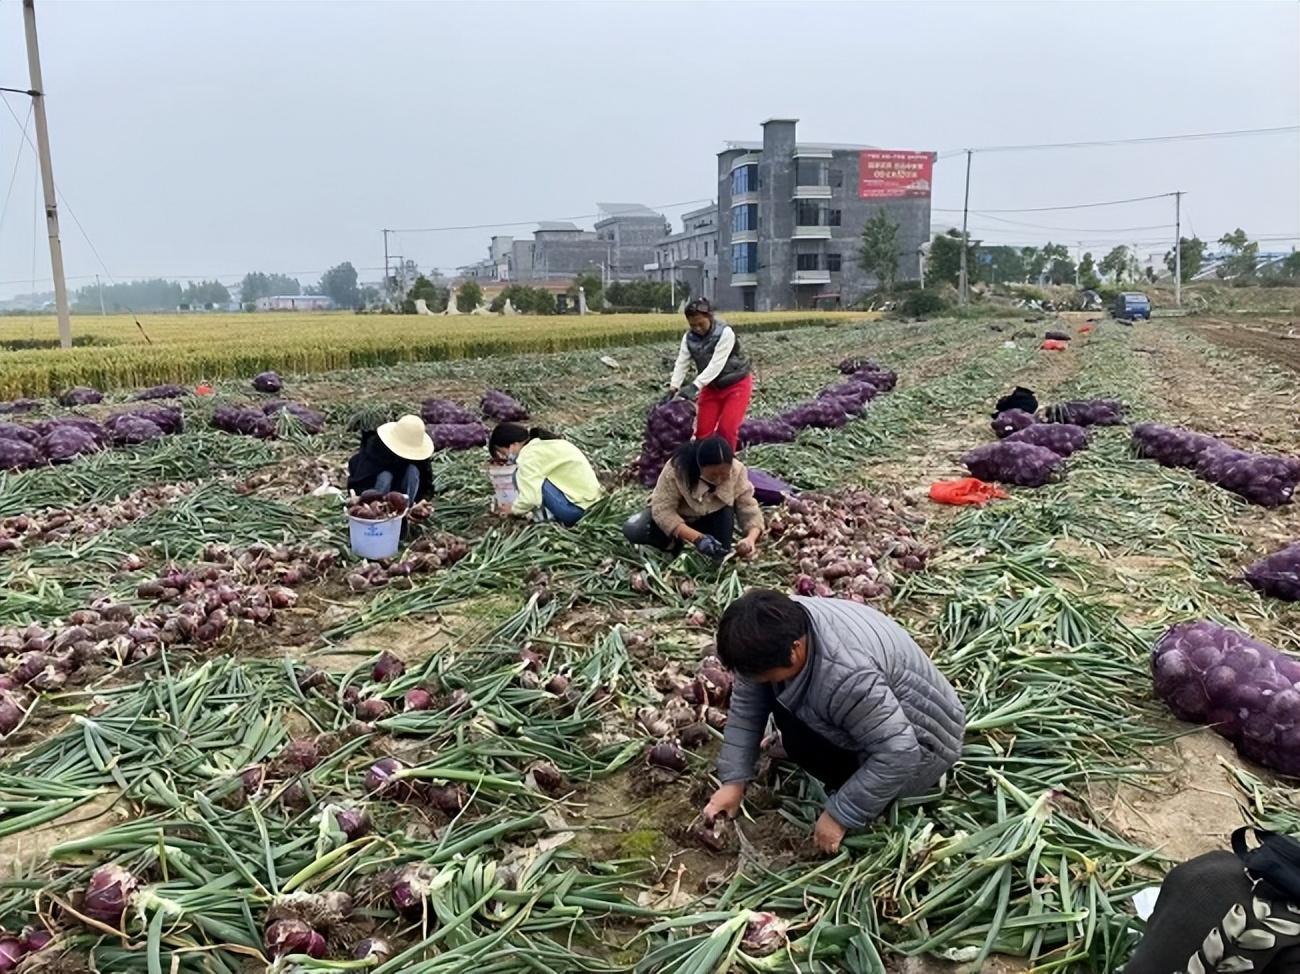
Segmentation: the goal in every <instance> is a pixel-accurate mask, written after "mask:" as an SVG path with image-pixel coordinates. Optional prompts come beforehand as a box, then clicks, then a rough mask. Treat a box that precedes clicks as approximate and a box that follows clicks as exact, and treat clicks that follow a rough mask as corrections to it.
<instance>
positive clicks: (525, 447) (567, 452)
mask: <svg viewBox="0 0 1300 974" xmlns="http://www.w3.org/2000/svg"><path fill="white" fill-rule="evenodd" d="M488 453H489V454H490V455H491V457H492V460H493V461H494V462H496V463H513V464H515V489H516V490H517V491H518V492H519V496H517V497H516V498H515V501H514V503H513V504H510V505H508V506H507V505H502V507H501V513H502V514H516V515H520V516H528V515H533V514H540V516H541V517H542V518H544V519H547V520H555V521H559V522H560V523H561V524H563V525H564V526H565V527H573V525H575V524H577V523H578V522H579V521H581V520H582V517H583V515H585V514H586V513H587V508H589V507H590V506H591V505H592V504H594V503H596V501H598V500H600V496H601V489H600V482H599V481H598V480H597V479H596V471H594V470H592V469H591V463H590V462H589V461H588V460H587V458H586V456H585V455H584V454H583V452H582V451H581V450H579V449H578V448H577V447H576V446H574V445H573V444H572V443H570V442H569V441H568V440H563V439H561V438H560V437H558V436H556V435H555V434H554V433H552V432H550V431H548V430H544V429H539V428H536V427H534V428H533V429H526V428H525V427H523V426H520V425H519V424H518V423H501V424H499V425H498V426H497V427H496V429H494V430H493V431H492V435H491V436H490V437H488Z"/></svg>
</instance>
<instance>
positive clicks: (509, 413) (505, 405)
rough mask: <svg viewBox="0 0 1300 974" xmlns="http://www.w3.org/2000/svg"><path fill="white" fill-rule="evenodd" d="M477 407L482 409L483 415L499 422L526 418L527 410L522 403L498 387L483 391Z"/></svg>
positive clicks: (512, 421) (513, 421) (510, 421)
mask: <svg viewBox="0 0 1300 974" xmlns="http://www.w3.org/2000/svg"><path fill="white" fill-rule="evenodd" d="M479 407H480V408H481V409H482V410H483V415H484V416H486V417H488V419H495V420H496V421H497V422H499V423H517V422H519V421H520V420H523V419H527V418H528V410H527V409H525V408H524V406H523V403H521V402H519V401H518V400H516V399H512V398H511V397H510V396H508V395H506V394H505V393H504V392H502V391H501V390H500V389H489V390H488V391H487V392H485V393H483V399H482V401H481V402H480V403H479Z"/></svg>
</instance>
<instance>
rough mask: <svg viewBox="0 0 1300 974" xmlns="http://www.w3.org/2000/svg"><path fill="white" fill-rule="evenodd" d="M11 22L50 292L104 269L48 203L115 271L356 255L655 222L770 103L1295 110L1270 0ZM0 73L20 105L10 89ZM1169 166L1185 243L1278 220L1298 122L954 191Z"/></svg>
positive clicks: (1096, 213)
mask: <svg viewBox="0 0 1300 974" xmlns="http://www.w3.org/2000/svg"><path fill="white" fill-rule="evenodd" d="M37 16H38V20H39V27H40V41H41V55H42V59H43V64H44V71H45V89H46V92H47V94H48V112H49V120H50V126H51V132H52V144H53V157H54V171H55V178H56V180H57V182H58V184H59V186H60V189H61V191H62V192H63V193H65V195H66V203H65V204H64V210H63V238H64V242H65V243H64V246H65V254H66V260H67V267H68V271H67V272H68V275H69V277H70V278H72V280H71V281H70V284H71V285H72V286H74V287H75V286H78V285H80V284H83V283H85V282H86V280H88V279H93V276H94V275H95V274H96V273H97V272H99V273H104V267H101V266H100V264H99V261H98V260H97V259H96V258H95V256H94V255H93V253H92V252H91V250H90V248H89V247H88V245H87V243H86V240H85V238H84V237H83V236H82V233H81V232H80V231H79V230H78V228H77V225H76V222H74V220H73V219H72V217H71V215H70V213H69V211H68V208H67V204H70V205H71V209H72V211H73V212H75V214H76V216H77V217H79V218H80V221H81V224H82V225H83V226H84V228H85V232H86V233H87V234H88V235H89V238H90V240H91V241H92V242H93V244H94V247H95V248H97V249H98V251H99V254H100V255H101V256H102V258H103V262H104V265H105V266H106V268H107V273H108V274H110V275H112V276H113V277H115V278H118V279H127V278H132V277H141V276H166V277H181V276H195V275H200V276H215V277H220V278H222V279H223V280H226V281H227V282H233V281H237V280H238V278H239V277H240V276H242V274H243V273H244V271H246V270H250V269H260V270H265V271H285V272H292V273H295V274H296V275H297V276H299V277H300V278H302V279H303V280H304V281H305V282H306V281H310V280H314V279H315V278H317V277H318V276H319V274H320V272H321V271H322V270H323V269H325V268H326V267H328V266H330V265H332V264H334V263H337V262H339V261H342V260H351V261H352V262H353V263H354V264H355V265H356V266H357V267H358V268H359V269H360V271H361V277H362V279H363V280H373V279H377V278H378V277H379V268H380V267H382V264H383V249H382V239H381V236H380V233H379V230H380V228H381V227H385V226H387V227H401V228H412V227H443V226H451V225H462V224H480V223H504V222H509V221H530V220H536V219H555V218H564V217H570V216H579V215H584V214H590V213H592V212H593V211H594V209H595V206H594V204H595V203H596V202H597V201H611V202H641V203H646V204H648V205H651V206H658V207H661V208H663V209H664V212H665V213H667V214H668V215H670V216H672V217H674V218H675V217H677V216H678V215H679V214H680V213H681V212H682V210H683V209H685V208H687V207H683V206H677V207H672V208H668V207H666V206H664V205H665V204H668V203H674V202H685V201H694V200H699V199H701V198H712V197H713V196H715V195H716V178H717V177H716V157H715V154H716V153H717V151H718V150H719V149H720V148H721V147H722V143H723V142H724V141H726V140H735V139H757V138H758V137H759V123H760V122H762V121H763V120H764V119H766V118H769V117H773V116H777V117H795V118H798V119H799V120H800V123H799V137H800V140H801V141H812V142H816V141H823V142H850V143H865V144H870V145H877V146H881V147H885V148H894V149H927V150H936V151H940V152H943V151H945V150H952V149H962V148H965V147H968V146H973V147H979V146H992V145H1002V144H1021V143H1040V142H1062V141H1071V140H1084V139H1106V138H1132V137H1141V136H1156V135H1167V134H1175V133H1187V132H1205V131H1216V130H1225V129H1245V128H1258V127H1266V126H1279V125H1295V124H1297V122H1300V4H1297V3H1295V2H1293V0H1278V2H1257V3H1251V2H1241V0H1231V2H1223V3H1213V2H1201V3H1174V2H1167V3H1150V4H1141V3H1119V2H1113V3H1112V2H1090V3H1077V4H1075V3H1050V2H1044V3H976V2H961V3H901V4H894V3H848V2H841V3H827V4H819V3H814V2H798V3H789V4H786V3H755V2H734V3H723V2H716V3H687V2H677V3H669V2H656V3H618V2H605V3H592V4H581V3H543V2H535V0H534V2H527V3H493V2H478V3H465V4H458V3H448V2H442V3H431V2H430V3H414V2H412V3H384V2H375V0H367V2H364V3H362V2H335V3H315V2H295V3H289V2H284V3H267V2H242V3H234V2H223V3H215V2H213V3H191V2H176V0H167V2H157V3H151V2H133V3H117V2H111V0H94V2H75V3H74V2H66V0H63V2H60V0H37ZM25 64H26V60H25V54H24V47H23V27H22V8H21V4H20V2H19V0H0V66H3V67H2V68H0V85H3V86H6V87H15V88H25V87H27V77H26V70H25ZM5 97H6V98H7V100H8V104H9V106H10V107H11V108H12V109H13V110H14V111H15V112H16V113H17V114H18V117H19V118H20V119H22V118H23V117H24V116H25V115H26V113H27V104H26V102H27V101H28V99H26V98H25V97H23V96H21V95H6V96H5ZM20 143H21V137H20V132H19V128H18V126H17V125H16V124H15V123H14V121H13V119H12V118H10V117H9V113H8V112H7V111H5V112H0V180H2V185H3V186H4V187H8V186H9V185H10V176H11V174H13V184H12V193H11V195H10V198H9V201H8V205H7V207H6V209H5V213H4V221H3V226H0V281H3V282H6V283H4V284H3V285H0V294H12V293H15V292H18V291H26V290H29V289H30V288H29V286H28V283H29V282H30V278H31V276H32V265H33V259H32V258H33V226H34V224H33V215H34V214H33V203H34V186H35V184H34V176H35V168H34V159H33V153H32V152H31V150H30V149H27V150H25V151H24V152H23V154H22V156H21V158H18V161H17V168H16V169H15V168H14V166H15V158H16V156H17V153H18V150H19V146H20ZM962 166H963V160H962V157H960V156H954V157H952V158H947V159H945V160H943V161H942V162H941V163H940V165H939V166H938V167H937V168H936V171H935V198H934V206H935V208H936V212H935V221H936V223H939V222H943V221H946V220H949V219H951V220H952V221H959V220H960V213H948V212H940V209H939V208H952V209H959V208H960V206H961V194H962V177H963V170H962ZM1175 189H1182V190H1185V191H1186V192H1187V196H1186V197H1185V199H1184V211H1183V212H1184V219H1185V221H1186V225H1187V226H1188V227H1189V228H1190V229H1191V230H1194V231H1195V232H1196V233H1197V234H1199V235H1200V236H1202V237H1207V238H1208V237H1217V236H1219V235H1220V234H1221V233H1223V232H1224V231H1225V230H1228V229H1231V228H1233V227H1235V226H1238V225H1240V226H1242V227H1244V228H1245V229H1246V230H1247V231H1248V232H1250V233H1251V234H1254V235H1280V236H1295V235H1297V234H1300V138H1298V137H1297V135H1296V134H1295V133H1288V134H1282V135H1266V136H1256V137H1251V138H1242V139H1233V140H1222V141H1203V142H1183V143H1166V144H1160V145H1152V146H1139V147H1118V148H1099V149H1086V150H1053V151H1039V152H1021V153H996V154H995V153H989V154H984V155H978V154H977V155H976V156H975V160H974V170H973V176H972V188H971V207H972V209H973V210H977V211H978V210H981V209H986V210H987V209H1002V208H1016V207H1035V206H1051V205H1056V204H1071V203H1082V202H1090V201H1095V200H1113V199H1119V198H1124V197H1132V196H1145V195H1148V194H1154V193H1161V192H1166V191H1171V190H1175ZM1172 209H1173V208H1172V205H1171V202H1170V201H1155V202H1149V203H1142V204H1135V205H1130V206H1122V207H1108V208H1100V209H1093V210H1079V211H1065V212H1048V213H1035V214H1014V213H1013V214H1000V217H1001V220H995V219H993V218H992V216H990V215H975V216H972V218H971V225H972V227H974V228H976V230H975V232H976V234H977V235H978V236H981V237H983V238H985V239H989V240H1000V241H1006V242H1011V243H1029V242H1033V243H1040V242H1042V241H1043V240H1045V239H1047V238H1049V237H1050V238H1054V239H1057V240H1064V241H1066V242H1069V243H1070V244H1071V246H1073V245H1074V242H1075V241H1079V240H1083V241H1085V242H1086V244H1087V246H1088V247H1090V249H1093V250H1098V249H1103V248H1104V247H1105V246H1107V245H1108V244H1111V243H1114V242H1116V241H1118V240H1122V241H1137V242H1139V243H1140V244H1141V245H1142V246H1141V248H1140V249H1142V250H1150V251H1156V250H1161V249H1163V248H1162V247H1161V245H1160V244H1159V243H1158V242H1156V241H1159V240H1161V239H1164V238H1165V237H1172V228H1169V229H1167V230H1166V229H1163V228H1161V229H1145V228H1150V227H1163V225H1166V224H1171V223H1172ZM1004 220H1016V221H1017V223H1015V224H1012V223H1006V222H1001V221H1004ZM586 222H587V223H590V221H586ZM1026 223H1033V224H1038V225H1040V226H1035V227H1029V226H1021V225H1020V224H1026ZM1047 228H1051V229H1047ZM1058 228H1060V229H1058ZM1129 228H1143V229H1129ZM39 230H40V239H39V240H38V241H37V246H36V249H35V274H36V278H37V284H38V287H40V286H45V287H48V274H49V257H48V251H47V249H46V245H45V242H44V227H43V221H42V224H41V226H40V228H39ZM493 232H501V233H512V232H513V233H516V234H526V233H527V232H528V228H526V227H519V228H515V229H513V230H512V229H503V230H497V231H493V230H477V231H456V232H443V233H403V234H400V235H399V236H398V237H397V238H396V239H395V240H394V247H393V249H394V251H396V252H401V253H403V254H405V255H407V256H409V257H412V258H414V259H415V260H416V261H417V262H418V263H419V264H420V265H421V267H422V268H427V267H429V266H439V267H443V268H454V267H455V266H457V265H460V264H465V263H469V262H471V261H474V260H477V259H479V258H480V257H482V256H484V255H485V252H486V246H487V240H488V237H489V236H490V234H491V233H493ZM1148 241H1150V242H1151V243H1150V245H1149V246H1148V245H1147V243H1146V242H1148ZM1290 246H1291V244H1290V243H1289V242H1273V243H1265V244H1264V245H1263V249H1265V250H1267V249H1270V248H1273V249H1290ZM12 281H19V282H26V283H18V284H14V283H8V282H12Z"/></svg>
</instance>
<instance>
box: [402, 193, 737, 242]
mask: <svg viewBox="0 0 1300 974" xmlns="http://www.w3.org/2000/svg"><path fill="white" fill-rule="evenodd" d="M712 202H713V198H712V197H707V198H705V199H698V200H682V201H680V202H678V203H659V204H657V205H655V206H651V207H648V209H651V210H672V209H676V208H677V207H679V206H695V205H696V204H697V203H712ZM605 215H606V214H604V213H581V214H579V215H578V216H552V217H547V218H546V219H544V220H516V221H514V222H513V223H474V224H466V225H465V226H458V227H414V228H412V227H405V228H402V227H398V228H390V229H389V232H390V233H444V232H449V231H452V230H502V229H505V228H507V227H530V226H534V225H536V224H539V223H562V222H566V221H572V220H594V219H596V218H597V217H601V216H605Z"/></svg>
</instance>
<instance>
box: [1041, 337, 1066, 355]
mask: <svg viewBox="0 0 1300 974" xmlns="http://www.w3.org/2000/svg"><path fill="white" fill-rule="evenodd" d="M1038 347H1039V348H1041V349H1042V350H1043V351H1045V352H1059V351H1060V350H1061V349H1063V348H1069V347H1070V343H1069V342H1063V341H1061V340H1060V339H1059V338H1047V339H1044V341H1043V344H1041V345H1039V346H1038Z"/></svg>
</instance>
